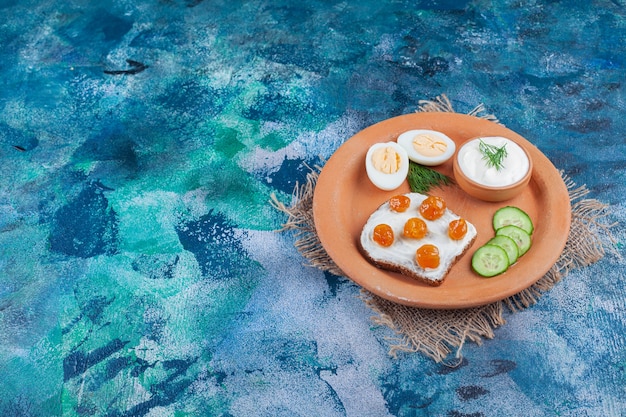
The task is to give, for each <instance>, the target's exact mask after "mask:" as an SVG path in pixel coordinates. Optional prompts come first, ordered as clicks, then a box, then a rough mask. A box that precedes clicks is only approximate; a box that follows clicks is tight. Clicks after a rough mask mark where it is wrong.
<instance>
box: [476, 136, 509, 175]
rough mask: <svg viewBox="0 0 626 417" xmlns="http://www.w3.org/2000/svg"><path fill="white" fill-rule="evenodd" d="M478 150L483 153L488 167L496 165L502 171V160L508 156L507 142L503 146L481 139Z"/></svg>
mask: <svg viewBox="0 0 626 417" xmlns="http://www.w3.org/2000/svg"><path fill="white" fill-rule="evenodd" d="M478 150H479V151H480V153H481V154H483V159H484V160H485V161H486V162H487V166H488V167H494V168H495V169H496V170H498V171H500V170H501V169H502V168H503V165H502V160H503V159H504V158H505V157H506V155H507V152H506V143H505V144H504V145H502V146H496V145H491V144H489V143H485V142H483V140H482V139H480V142H479V143H478Z"/></svg>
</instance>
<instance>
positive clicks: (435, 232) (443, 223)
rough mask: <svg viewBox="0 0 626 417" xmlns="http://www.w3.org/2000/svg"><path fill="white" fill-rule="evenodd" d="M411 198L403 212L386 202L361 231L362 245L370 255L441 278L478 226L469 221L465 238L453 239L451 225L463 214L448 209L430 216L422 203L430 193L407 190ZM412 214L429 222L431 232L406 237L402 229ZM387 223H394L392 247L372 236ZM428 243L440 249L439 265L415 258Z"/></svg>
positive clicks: (431, 276) (432, 277)
mask: <svg viewBox="0 0 626 417" xmlns="http://www.w3.org/2000/svg"><path fill="white" fill-rule="evenodd" d="M405 195H407V196H408V197H409V198H410V199H411V204H410V206H409V208H408V209H407V210H406V211H405V212H402V213H398V212H395V211H393V210H391V209H390V208H389V202H386V203H384V204H383V205H382V206H381V207H380V208H379V209H377V210H376V211H375V212H374V213H372V215H371V216H370V218H369V219H368V220H367V223H366V224H365V227H364V228H363V231H362V233H361V245H362V247H363V249H365V250H366V251H367V252H368V253H369V255H370V256H371V257H372V258H373V259H375V260H378V261H383V262H392V263H394V264H397V265H401V266H403V267H404V268H407V269H410V270H414V271H417V272H419V274H420V275H422V276H423V277H424V278H425V279H430V280H433V281H441V279H443V277H444V276H445V273H446V271H448V269H449V268H450V266H451V264H452V262H453V261H454V260H455V258H456V257H457V256H458V255H459V254H460V253H462V252H463V250H464V249H465V247H466V246H467V245H468V244H469V243H470V242H471V241H472V239H473V238H474V236H476V227H475V226H474V225H473V224H471V223H470V222H468V221H467V220H466V222H467V233H466V235H465V237H463V239H461V240H452V239H450V237H449V236H448V225H449V224H450V222H451V221H452V220H456V219H459V218H460V217H459V216H458V215H456V214H455V213H453V212H452V211H450V210H449V209H446V210H445V212H444V214H443V216H442V217H440V218H439V219H437V220H434V221H431V220H426V219H424V218H423V217H422V215H421V214H420V212H419V206H420V204H422V201H424V199H425V198H426V197H427V196H425V195H423V194H418V193H409V194H405ZM411 217H418V218H421V219H422V220H424V221H425V222H426V225H427V226H428V234H427V235H426V236H425V237H424V238H422V239H411V238H407V237H404V235H403V234H402V231H403V229H404V224H405V223H406V221H407V220H408V219H409V218H411ZM381 223H385V224H388V225H389V226H391V228H392V229H393V232H394V236H395V240H394V243H393V244H392V245H391V246H389V247H383V246H380V245H379V244H378V243H376V242H374V240H372V235H373V233H374V227H376V225H378V224H381ZM425 244H432V245H435V246H437V248H438V249H439V256H440V263H439V266H438V267H437V268H434V269H431V268H426V269H424V268H422V267H421V266H419V265H418V264H417V261H416V260H415V252H416V251H417V249H418V248H419V247H420V246H422V245H425Z"/></svg>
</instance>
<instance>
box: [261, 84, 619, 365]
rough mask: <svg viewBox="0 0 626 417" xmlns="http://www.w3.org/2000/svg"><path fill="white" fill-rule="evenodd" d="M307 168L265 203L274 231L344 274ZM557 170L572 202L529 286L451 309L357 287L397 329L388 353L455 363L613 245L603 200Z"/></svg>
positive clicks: (383, 321) (437, 106) (423, 107)
mask: <svg viewBox="0 0 626 417" xmlns="http://www.w3.org/2000/svg"><path fill="white" fill-rule="evenodd" d="M418 111H445V112H454V110H453V109H452V105H451V103H450V101H449V100H448V99H447V97H446V96H445V95H443V96H440V97H437V98H436V99H435V100H433V101H420V106H419V110H418ZM469 114H471V115H473V116H476V117H483V118H485V119H488V120H491V121H496V122H497V119H496V118H495V116H493V115H490V114H484V108H483V106H482V105H479V106H477V107H476V108H474V109H473V110H472V111H471V112H470V113H469ZM309 169H310V172H309V173H308V174H307V178H306V183H305V184H303V185H299V184H296V187H295V189H294V194H293V198H292V204H291V206H286V205H285V204H283V203H282V202H280V201H279V200H278V199H277V197H276V195H274V194H272V196H271V201H270V204H272V206H274V207H275V208H276V209H277V210H279V211H282V212H284V213H285V214H287V216H288V219H287V221H286V223H285V224H284V225H283V227H282V228H281V229H280V230H279V232H282V231H294V232H295V237H296V241H295V247H296V248H297V249H298V251H299V252H300V253H301V254H302V255H303V256H304V258H305V259H307V261H308V265H309V266H312V267H315V268H318V269H320V270H323V271H327V272H330V273H332V274H335V275H339V276H343V275H345V274H344V273H343V272H342V271H341V269H340V268H339V267H338V266H337V265H336V264H335V263H334V262H333V260H332V259H331V258H330V257H329V256H328V254H327V253H326V251H325V250H324V248H323V247H322V244H321V242H320V241H319V238H318V236H317V232H316V230H315V223H314V219H313V210H312V209H313V194H314V191H315V185H316V183H317V178H318V176H319V173H320V171H321V168H320V167H319V166H315V167H313V168H310V167H309ZM561 176H562V178H563V180H564V181H565V184H566V186H567V188H568V192H569V196H570V202H571V210H572V221H571V226H570V232H569V236H568V239H567V243H566V245H565V248H564V250H563V252H562V254H561V256H560V257H559V259H558V260H557V262H556V263H555V265H554V266H553V267H552V268H551V269H550V270H549V271H548V273H546V274H545V275H544V276H543V277H542V278H541V279H539V281H538V282H537V283H535V284H534V285H532V286H531V287H530V288H528V289H526V290H523V291H521V292H520V293H518V294H515V295H513V296H512V297H509V298H507V299H505V300H502V301H498V302H495V303H491V304H488V305H485V306H481V307H475V308H468V309H454V310H440V309H422V308H417V307H410V306H406V305H402V304H397V303H394V302H392V301H389V300H386V299H383V298H381V297H379V296H377V295H375V294H372V293H370V292H369V291H367V290H365V289H362V290H361V298H362V299H363V301H364V302H365V304H366V305H367V306H368V307H369V308H371V309H372V310H373V311H374V312H375V313H376V314H377V315H376V316H374V317H372V321H373V322H374V323H376V324H379V325H385V326H387V327H389V328H390V329H392V330H394V332H395V333H396V336H395V337H390V338H388V339H389V342H390V348H389V354H390V355H391V356H393V357H397V355H398V353H399V352H421V353H423V354H424V355H426V356H428V357H430V358H432V359H433V360H434V361H436V362H443V361H444V360H446V358H447V357H448V356H449V355H450V353H452V350H453V349H454V348H456V354H455V359H454V360H453V362H452V363H449V365H450V366H454V365H455V364H458V363H460V361H461V358H462V355H461V351H462V348H463V346H464V344H465V342H466V341H468V340H469V341H471V342H474V343H476V344H478V345H480V344H482V341H483V340H484V339H492V338H493V337H494V335H495V334H494V330H495V329H496V328H498V327H499V326H501V325H503V324H505V319H504V312H505V309H508V310H509V311H511V312H516V311H520V310H523V309H525V308H528V307H530V306H531V305H533V304H535V303H536V302H537V301H538V300H539V298H540V297H541V296H542V295H543V294H544V293H545V292H546V291H549V290H550V289H551V288H552V287H554V285H555V284H556V283H558V282H559V281H560V280H561V279H562V278H563V277H564V276H565V275H567V274H568V273H569V271H571V270H572V269H573V268H580V267H584V266H587V265H590V264H592V263H594V262H597V261H598V260H600V259H601V258H602V257H603V256H604V255H605V253H606V252H605V248H607V247H613V248H614V247H615V246H614V244H615V240H614V239H613V237H612V236H611V233H610V229H611V228H612V227H613V226H614V224H607V223H606V222H605V221H604V219H605V218H606V217H607V216H608V214H609V212H608V206H607V205H606V204H603V203H601V202H599V201H597V200H594V199H585V198H584V197H586V196H587V194H588V193H589V190H588V189H587V188H586V187H585V186H579V187H577V186H576V185H575V184H574V183H573V181H571V179H569V178H568V177H566V176H565V175H564V174H563V173H562V172H561ZM614 252H615V253H616V254H617V255H618V256H619V254H618V253H617V252H616V251H614Z"/></svg>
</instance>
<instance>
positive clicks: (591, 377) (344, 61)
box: [0, 0, 626, 417]
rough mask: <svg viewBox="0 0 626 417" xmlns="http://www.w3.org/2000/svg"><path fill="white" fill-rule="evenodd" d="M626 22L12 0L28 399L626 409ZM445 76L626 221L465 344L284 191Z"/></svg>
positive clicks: (209, 2) (163, 410) (6, 207)
mask: <svg viewBox="0 0 626 417" xmlns="http://www.w3.org/2000/svg"><path fill="white" fill-rule="evenodd" d="M625 40H626V3H624V1H623V0H613V1H609V0H606V1H547V2H541V1H512V0H509V1H497V2H490V1H482V0H477V1H451V0H447V1H446V0H442V1H437V0H423V1H400V0H398V1H373V0H361V1H359V2H348V1H333V0H328V1H326V0H325V1H321V0H320V1H304V2H291V1H287V0H278V1H263V0H253V1H237V0H234V1H214V0H159V1H156V0H154V1H147V0H136V1H135V0H133V1H131V0H120V1H110V0H103V1H98V2H95V1H94V2H89V1H83V0H69V1H59V0H40V1H35V0H26V1H18V0H0V45H1V48H0V73H1V74H2V76H1V77H0V415H2V416H68V417H69V416H72V417H74V416H111V417H114V416H115V417H118V416H119V417H121V416H151V417H156V416H177V417H182V416H224V417H226V416H273V417H277V416H329V417H332V416H359V417H363V416H376V417H378V416H407V417H408V416H452V417H460V416H472V417H480V416H521V415H523V416H552V415H560V416H623V415H626V400H624V398H626V388H625V386H626V343H625V337H624V334H625V333H626V313H624V310H625V306H626V303H625V301H624V300H625V297H626V279H625V269H626V268H625V262H624V260H623V259H621V258H620V257H619V256H618V255H617V254H619V253H621V254H622V255H624V249H623V242H624V239H625V238H624V233H625V231H624V226H623V224H624V217H625V216H624V214H625V213H626V208H625V207H624V195H625V193H626V185H625V184H626V101H625V100H626V96H625V91H626V85H625V83H626V62H625V59H626V58H625V57H626V48H625V46H624V42H625ZM441 94H446V95H447V96H448V97H449V98H450V99H451V100H452V102H453V105H454V107H455V109H456V110H457V111H459V112H468V111H470V110H471V109H472V108H474V106H475V105H477V104H479V103H484V104H485V106H486V108H487V110H488V111H489V112H492V113H494V114H495V115H496V116H497V117H498V118H499V120H500V121H501V122H502V123H504V124H505V125H506V126H507V127H509V128H510V129H513V130H515V131H517V132H518V133H520V134H521V135H523V136H525V137H526V138H527V139H528V140H530V141H531V142H533V143H534V144H535V145H537V146H538V147H539V149H540V150H541V151H543V152H544V153H545V154H546V155H547V156H548V157H549V158H550V159H551V160H552V162H553V163H554V164H555V166H556V167H557V168H559V169H561V170H563V172H564V173H565V174H566V175H568V176H569V177H571V178H572V180H573V181H575V182H576V183H577V184H580V185H583V184H585V185H586V186H587V187H588V188H589V190H590V197H592V198H596V199H598V200H600V201H602V202H604V203H607V204H609V205H610V207H611V214H610V216H609V219H608V220H609V221H610V222H614V221H615V222H618V225H617V226H615V227H614V228H613V234H614V236H615V242H614V243H613V244H612V248H610V249H612V250H610V251H608V252H607V255H606V256H605V257H604V258H603V259H602V260H601V261H600V262H599V263H597V264H594V265H593V266H591V267H588V268H584V269H579V270H575V271H573V272H572V273H571V274H570V275H569V276H567V278H566V279H565V280H564V281H562V282H561V283H559V284H558V285H557V286H556V287H555V288H554V289H553V290H552V291H550V292H549V293H548V294H546V295H545V296H544V297H542V298H541V300H540V301H539V303H538V304H537V305H535V306H533V307H532V308H530V309H528V310H526V311H523V312H521V313H516V314H511V315H508V316H507V324H506V325H504V326H502V327H501V328H499V329H498V330H497V331H496V337H495V339H494V340H490V341H486V342H485V343H484V344H483V345H482V346H477V345H474V344H468V345H466V346H465V347H464V349H463V354H464V359H463V361H462V363H461V365H460V366H458V367H456V368H450V367H447V366H445V365H441V364H435V363H434V362H432V361H431V360H430V359H427V358H425V357H423V356H422V355H420V354H403V355H401V356H400V357H399V358H397V359H393V358H391V357H389V356H388V354H387V350H388V341H387V340H386V338H387V337H388V336H393V332H392V331H391V330H389V329H387V328H382V327H376V326H374V325H373V323H372V322H371V320H370V316H371V315H372V314H373V312H372V311H371V310H369V309H368V308H367V307H366V306H365V305H364V304H363V302H362V301H361V300H359V299H358V294H359V288H358V287H357V286H356V285H355V284H353V283H352V282H351V281H349V280H347V279H346V278H343V277H337V276H333V275H330V274H325V273H323V272H320V271H318V270H316V269H313V268H308V267H306V266H303V263H304V260H303V259H302V257H301V256H300V255H299V254H298V252H297V251H296V250H295V249H294V247H293V243H294V236H292V235H290V234H288V233H287V234H286V233H276V232H275V230H276V229H278V228H279V227H280V226H281V224H282V222H284V221H285V217H284V215H283V214H282V213H280V212H278V211H277V210H275V209H274V208H272V207H271V205H270V204H269V203H268V201H269V198H270V195H271V194H272V193H275V194H276V195H277V196H278V198H279V199H280V200H281V201H284V202H286V203H289V201H291V193H292V191H293V188H294V186H295V184H296V182H300V183H302V182H303V181H304V179H305V175H306V173H307V172H308V168H307V166H314V165H316V164H323V161H325V160H326V159H327V158H328V157H329V156H330V155H332V153H333V152H334V151H335V150H336V149H337V148H338V147H339V146H340V145H341V143H343V142H344V141H345V140H347V139H348V138H349V137H350V136H352V135H353V134H354V133H356V132H358V131H359V130H361V129H363V128H365V127H367V126H368V125H371V124H373V123H376V122H378V121H381V120H383V119H386V118H389V117H393V116H397V115H401V114H405V113H410V112H413V111H415V110H416V109H417V107H418V103H419V100H422V99H432V98H434V97H436V96H439V95H441ZM614 252H617V254H615V253H614Z"/></svg>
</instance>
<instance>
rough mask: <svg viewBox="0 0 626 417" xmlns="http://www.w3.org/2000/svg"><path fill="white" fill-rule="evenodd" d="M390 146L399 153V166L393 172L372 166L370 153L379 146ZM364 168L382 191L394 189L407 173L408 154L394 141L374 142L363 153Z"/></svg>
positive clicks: (404, 178)
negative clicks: (364, 153)
mask: <svg viewBox="0 0 626 417" xmlns="http://www.w3.org/2000/svg"><path fill="white" fill-rule="evenodd" d="M388 146H390V147H392V148H393V149H394V150H395V151H396V152H397V153H398V155H400V167H399V169H398V171H396V172H395V173H393V174H386V173H384V172H381V171H379V170H377V169H376V168H374V164H373V163H372V155H373V153H374V152H375V151H377V150H378V149H380V148H386V147H388ZM365 170H366V172H367V176H368V178H369V179H370V181H372V184H374V185H375V186H376V187H378V188H380V189H381V190H384V191H391V190H395V189H396V188H398V187H400V185H402V183H403V182H404V180H406V177H407V175H408V173H409V156H408V154H407V152H406V150H405V149H404V148H403V147H402V146H400V145H398V144H397V143H396V142H384V143H376V144H374V145H372V146H371V147H370V148H369V150H368V151H367V154H366V155H365Z"/></svg>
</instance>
